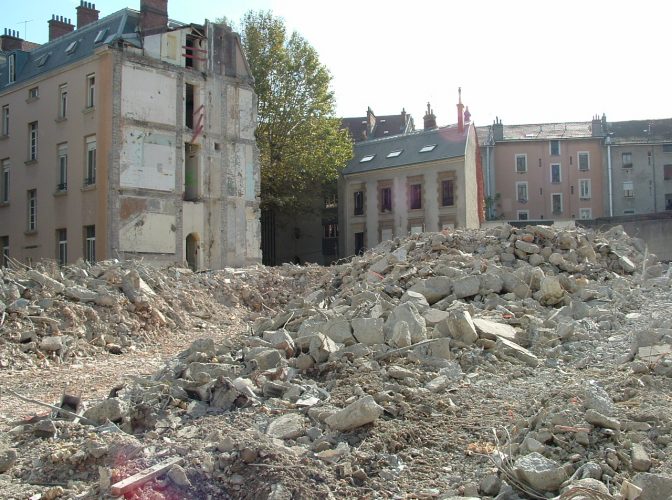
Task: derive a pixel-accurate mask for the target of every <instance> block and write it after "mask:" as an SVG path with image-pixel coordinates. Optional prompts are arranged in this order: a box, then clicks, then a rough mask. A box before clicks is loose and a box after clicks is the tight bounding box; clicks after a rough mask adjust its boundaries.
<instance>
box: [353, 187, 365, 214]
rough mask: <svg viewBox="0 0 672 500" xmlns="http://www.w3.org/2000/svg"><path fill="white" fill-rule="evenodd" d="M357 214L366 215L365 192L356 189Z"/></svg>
mask: <svg viewBox="0 0 672 500" xmlns="http://www.w3.org/2000/svg"><path fill="white" fill-rule="evenodd" d="M355 215H364V192H363V191H355Z"/></svg>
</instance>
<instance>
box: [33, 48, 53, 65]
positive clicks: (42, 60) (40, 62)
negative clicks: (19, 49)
mask: <svg viewBox="0 0 672 500" xmlns="http://www.w3.org/2000/svg"><path fill="white" fill-rule="evenodd" d="M50 55H51V52H47V53H46V54H42V55H41V56H40V57H38V58H37V59H36V60H35V66H37V67H38V68H41V67H42V66H44V65H45V64H46V62H47V60H48V59H49V56H50Z"/></svg>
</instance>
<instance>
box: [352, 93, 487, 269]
mask: <svg viewBox="0 0 672 500" xmlns="http://www.w3.org/2000/svg"><path fill="white" fill-rule="evenodd" d="M479 160H480V157H479V153H478V139H477V137H476V129H475V127H474V126H473V124H471V123H470V122H469V120H468V115H467V119H466V120H463V111H462V108H461V102H460V104H458V123H457V125H450V126H446V127H437V126H436V117H435V116H434V114H433V112H432V110H431V109H430V108H429V105H428V110H427V115H426V116H425V127H424V130H422V131H417V132H411V133H408V134H406V135H398V136H392V137H386V138H381V139H374V140H368V141H363V142H359V143H356V144H355V145H354V157H353V159H352V160H351V161H350V162H349V163H348V165H347V166H346V167H345V168H344V170H343V172H342V176H341V182H340V186H339V221H340V224H341V233H340V237H341V243H340V246H341V248H342V249H343V253H342V255H344V256H348V255H354V254H359V253H361V252H362V251H364V250H365V249H367V248H372V247H375V246H376V245H377V244H378V243H380V242H382V241H386V240H390V239H392V238H394V237H399V236H402V237H403V236H406V235H408V234H414V233H420V232H431V231H441V230H444V229H452V228H458V227H459V228H476V227H479V225H480V222H481V215H482V207H483V203H482V202H483V199H482V179H481V172H480V161H479Z"/></svg>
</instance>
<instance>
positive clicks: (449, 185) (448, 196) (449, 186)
mask: <svg viewBox="0 0 672 500" xmlns="http://www.w3.org/2000/svg"><path fill="white" fill-rule="evenodd" d="M454 204H455V183H454V182H453V181H452V180H446V181H442V182H441V205H442V206H444V207H450V206H452V205H454Z"/></svg>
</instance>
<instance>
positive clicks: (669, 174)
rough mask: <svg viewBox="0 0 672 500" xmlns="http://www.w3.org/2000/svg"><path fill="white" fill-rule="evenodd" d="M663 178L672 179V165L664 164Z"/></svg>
mask: <svg viewBox="0 0 672 500" xmlns="http://www.w3.org/2000/svg"><path fill="white" fill-rule="evenodd" d="M663 179H665V180H666V181H669V180H672V165H663Z"/></svg>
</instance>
